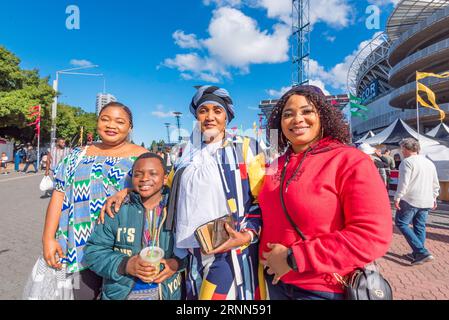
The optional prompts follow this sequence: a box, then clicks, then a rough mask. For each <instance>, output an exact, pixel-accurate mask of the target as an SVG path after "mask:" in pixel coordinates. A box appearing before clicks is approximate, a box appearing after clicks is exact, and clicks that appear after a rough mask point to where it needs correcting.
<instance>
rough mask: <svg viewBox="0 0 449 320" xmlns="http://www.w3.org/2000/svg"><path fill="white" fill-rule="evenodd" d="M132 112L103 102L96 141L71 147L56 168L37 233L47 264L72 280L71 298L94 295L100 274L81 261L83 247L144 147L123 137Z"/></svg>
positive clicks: (128, 130)
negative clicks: (69, 151) (63, 270)
mask: <svg viewBox="0 0 449 320" xmlns="http://www.w3.org/2000/svg"><path fill="white" fill-rule="evenodd" d="M132 128H133V121H132V114H131V111H130V110H129V108H128V107H126V106H125V105H123V104H121V103H118V102H112V103H109V104H107V105H105V106H104V107H103V109H102V110H101V112H100V115H99V118H98V122H97V132H98V135H99V136H100V138H101V142H99V143H96V144H93V145H91V146H89V147H86V148H85V149H81V148H76V149H75V150H74V151H72V152H71V153H70V154H69V155H68V156H67V157H65V158H64V159H63V160H62V161H61V162H60V163H59V165H58V167H57V169H56V171H55V184H56V188H55V192H54V193H53V195H52V198H51V201H50V203H49V205H48V208H47V215H46V220H45V228H44V232H43V237H42V243H43V256H44V259H45V261H46V262H47V264H48V265H49V266H51V267H52V268H56V269H61V268H62V264H66V267H67V268H66V270H67V273H70V274H73V276H74V279H75V282H74V283H75V288H74V297H75V300H94V299H96V298H97V297H98V296H99V294H100V289H101V282H102V279H101V278H99V277H98V276H97V275H96V274H95V273H93V272H92V271H90V270H89V269H87V267H86V265H85V264H84V262H83V255H84V246H85V244H86V241H87V239H88V237H89V236H90V234H91V232H92V229H93V227H94V226H95V223H96V220H97V218H98V215H99V213H100V210H101V207H102V206H103V204H104V202H105V200H106V198H107V197H109V196H111V195H113V194H115V193H116V192H117V191H120V190H122V189H123V188H126V187H129V186H131V173H132V171H131V170H132V166H133V163H134V160H135V159H136V158H137V157H138V156H140V155H141V154H143V153H145V152H147V150H146V149H144V148H142V147H140V146H136V145H134V144H131V143H129V142H128V136H129V134H130V133H131V130H132Z"/></svg>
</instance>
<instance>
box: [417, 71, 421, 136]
mask: <svg viewBox="0 0 449 320" xmlns="http://www.w3.org/2000/svg"><path fill="white" fill-rule="evenodd" d="M418 95H419V87H418V71H416V129H417V130H418V142H419V140H420V139H421V135H420V133H419V101H418Z"/></svg>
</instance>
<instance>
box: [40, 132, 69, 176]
mask: <svg viewBox="0 0 449 320" xmlns="http://www.w3.org/2000/svg"><path fill="white" fill-rule="evenodd" d="M69 153H70V148H66V146H65V140H64V139H63V138H58V140H56V144H55V146H54V147H53V148H51V149H50V152H49V153H48V155H47V165H46V168H45V175H46V176H48V175H49V174H50V171H51V172H52V174H54V173H55V170H56V167H57V166H58V163H59V162H60V161H61V160H62V159H64V158H65V157H66V156H67V155H68V154H69Z"/></svg>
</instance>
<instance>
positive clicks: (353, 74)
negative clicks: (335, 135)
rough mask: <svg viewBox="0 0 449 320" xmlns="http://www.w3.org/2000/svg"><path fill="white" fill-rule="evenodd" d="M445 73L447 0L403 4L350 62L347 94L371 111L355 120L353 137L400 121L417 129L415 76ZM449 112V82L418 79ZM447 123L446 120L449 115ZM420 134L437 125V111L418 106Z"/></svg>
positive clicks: (448, 58) (448, 28)
mask: <svg viewBox="0 0 449 320" xmlns="http://www.w3.org/2000/svg"><path fill="white" fill-rule="evenodd" d="M417 71H419V72H429V73H437V74H440V73H443V72H447V71H449V0H402V1H400V2H399V3H398V4H397V6H396V9H395V10H394V12H393V13H392V15H391V16H390V17H389V20H388V24H387V28H386V30H385V32H384V33H382V34H380V35H379V36H378V37H377V38H375V39H374V40H373V41H371V43H370V44H368V45H367V46H366V47H365V48H364V49H362V50H361V51H360V53H359V54H358V55H357V57H356V58H355V59H354V61H353V63H352V66H351V68H350V70H349V73H348V90H349V92H350V93H352V94H353V95H355V96H358V97H360V98H362V100H363V102H362V103H363V104H364V105H366V106H367V107H368V108H369V113H368V114H367V119H365V120H364V119H360V118H353V119H352V129H353V134H354V136H355V137H359V136H363V135H364V134H366V133H367V132H368V131H370V130H371V131H373V132H375V133H377V132H379V131H381V130H383V129H384V128H385V127H387V126H388V125H390V124H391V123H392V122H393V121H394V120H396V119H398V118H401V119H403V120H404V121H405V122H407V123H408V124H409V125H411V126H412V127H414V128H416V127H417V118H418V114H417V108H416V107H417V102H416V87H417V83H416V72H417ZM420 82H421V83H423V84H424V85H426V86H428V87H429V88H430V89H431V90H432V91H433V92H434V93H435V95H436V97H437V103H438V104H439V106H440V108H441V109H442V110H444V111H445V112H446V114H449V79H438V78H427V79H424V80H421V81H420ZM446 121H449V117H448V119H447V120H445V122H446ZM419 122H420V132H421V133H426V132H428V131H429V130H431V129H432V128H434V127H435V126H437V125H438V124H439V123H440V120H439V113H438V112H437V111H434V110H431V109H428V108H423V107H420V108H419Z"/></svg>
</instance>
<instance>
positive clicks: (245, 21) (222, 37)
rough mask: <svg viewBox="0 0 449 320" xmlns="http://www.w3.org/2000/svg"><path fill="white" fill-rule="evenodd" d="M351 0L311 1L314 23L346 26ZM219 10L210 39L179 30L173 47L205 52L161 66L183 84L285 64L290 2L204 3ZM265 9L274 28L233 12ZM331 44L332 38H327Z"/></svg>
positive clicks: (211, 25)
mask: <svg viewBox="0 0 449 320" xmlns="http://www.w3.org/2000/svg"><path fill="white" fill-rule="evenodd" d="M348 1H349V0H314V1H313V5H311V13H310V16H311V22H312V24H314V23H318V22H324V23H326V24H328V25H330V26H332V27H335V28H344V27H347V26H348V25H349V24H350V22H351V15H352V14H353V11H352V8H351V6H350V5H349V4H348ZM203 3H204V4H205V5H211V4H214V5H216V6H217V9H215V10H214V12H213V17H212V19H211V21H210V23H209V28H208V32H209V37H208V38H206V39H198V38H197V35H195V34H186V33H185V32H184V31H182V30H177V31H176V32H175V33H174V34H173V38H174V39H175V43H176V44H177V45H178V46H179V47H180V48H183V49H192V50H195V49H204V51H201V56H200V55H199V54H198V53H196V52H195V51H191V52H189V53H185V54H177V55H176V56H175V57H174V58H167V59H165V61H164V62H163V63H162V65H163V66H166V67H169V68H173V69H177V70H178V71H180V72H181V78H182V79H185V80H193V79H201V80H203V81H207V82H213V83H216V82H220V81H222V80H223V78H231V71H233V70H237V71H238V72H240V73H242V74H246V73H249V71H250V67H251V65H253V64H267V63H271V64H275V63H283V62H287V61H288V60H289V55H290V52H289V44H290V43H289V38H290V34H291V13H292V3H291V0H203ZM243 6H249V7H253V8H263V9H265V10H266V11H267V15H268V17H270V18H273V19H276V20H278V21H279V22H278V23H276V24H274V25H273V27H272V30H263V29H261V28H260V26H259V25H258V23H257V21H256V20H255V19H253V18H251V17H249V16H247V15H245V14H244V13H243V12H242V11H240V10H238V9H237V8H239V7H243ZM327 40H328V41H331V42H333V41H335V37H331V36H329V37H327Z"/></svg>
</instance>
